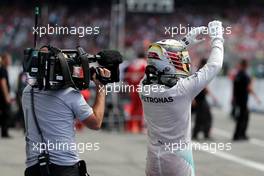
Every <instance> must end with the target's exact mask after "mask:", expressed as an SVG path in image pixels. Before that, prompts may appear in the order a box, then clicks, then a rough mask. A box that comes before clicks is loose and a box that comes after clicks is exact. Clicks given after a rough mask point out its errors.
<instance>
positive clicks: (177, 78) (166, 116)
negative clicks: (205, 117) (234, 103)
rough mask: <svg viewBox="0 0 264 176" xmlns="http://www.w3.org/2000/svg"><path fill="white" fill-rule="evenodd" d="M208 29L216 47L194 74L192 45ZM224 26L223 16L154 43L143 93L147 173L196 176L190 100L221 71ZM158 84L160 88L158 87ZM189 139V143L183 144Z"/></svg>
mask: <svg viewBox="0 0 264 176" xmlns="http://www.w3.org/2000/svg"><path fill="white" fill-rule="evenodd" d="M205 33H208V34H209V36H210V38H211V53H210V56H209V59H208V61H207V63H206V64H205V65H204V67H202V68H201V69H199V70H198V71H197V72H195V73H194V74H192V75H190V64H191V61H190V58H189V54H188V51H187V48H188V47H189V46H191V45H192V44H196V43H199V42H201V41H203V40H204V39H197V37H198V35H200V34H205ZM223 43H224V40H223V30H222V23H221V22H220V21H212V22H210V23H209V24H208V28H207V27H204V26H202V27H197V28H194V29H192V30H191V31H190V32H189V33H188V34H187V35H186V36H185V37H184V38H183V39H182V40H180V41H177V40H174V39H167V40H162V41H159V42H156V43H153V44H151V45H150V47H149V49H148V66H147V68H146V72H145V73H146V75H145V77H144V78H143V80H142V81H141V84H142V86H143V87H144V86H150V91H147V92H146V91H144V90H146V89H143V91H142V92H141V93H140V97H141V100H142V104H143V109H144V117H145V121H146V125H147V131H148V147H147V149H148V152H147V164H146V175H147V176H194V175H195V172H194V162H193V156H192V148H191V147H186V146H188V144H191V103H192V100H193V99H194V97H195V96H196V95H197V94H198V93H199V92H200V91H201V90H202V89H204V88H205V87H206V85H207V84H208V83H209V82H210V81H211V80H212V79H213V78H214V77H215V76H216V75H217V74H218V72H219V71H220V70H221V68H222V63H223V53H224V49H223ZM154 87H155V88H154ZM182 144H184V145H182Z"/></svg>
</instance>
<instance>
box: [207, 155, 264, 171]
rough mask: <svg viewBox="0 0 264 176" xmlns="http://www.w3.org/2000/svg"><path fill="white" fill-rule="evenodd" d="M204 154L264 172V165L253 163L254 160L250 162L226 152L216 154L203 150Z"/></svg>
mask: <svg viewBox="0 0 264 176" xmlns="http://www.w3.org/2000/svg"><path fill="white" fill-rule="evenodd" d="M202 151H204V152H207V153H209V154H212V155H215V156H217V157H220V158H223V159H226V160H229V161H232V162H235V163H238V164H240V165H243V166H246V167H250V168H253V169H256V170H258V171H261V172H264V164H261V163H258V162H255V161H252V160H248V159H244V158H241V157H238V156H235V155H232V154H229V153H226V152H222V151H217V152H215V153H213V152H211V151H210V150H202Z"/></svg>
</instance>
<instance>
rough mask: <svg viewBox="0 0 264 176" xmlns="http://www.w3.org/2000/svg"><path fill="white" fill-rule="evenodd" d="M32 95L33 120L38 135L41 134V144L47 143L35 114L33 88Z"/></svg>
mask: <svg viewBox="0 0 264 176" xmlns="http://www.w3.org/2000/svg"><path fill="white" fill-rule="evenodd" d="M30 93H31V108H32V115H33V119H34V122H35V124H36V127H37V130H38V133H39V135H40V137H41V142H43V143H45V140H44V137H43V134H42V131H41V129H40V126H39V123H38V120H37V116H36V112H35V106H34V88H33V87H32V88H31V91H30Z"/></svg>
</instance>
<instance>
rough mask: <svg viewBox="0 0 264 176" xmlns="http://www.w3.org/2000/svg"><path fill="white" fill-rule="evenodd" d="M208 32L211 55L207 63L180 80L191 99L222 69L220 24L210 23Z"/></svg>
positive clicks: (222, 48)
mask: <svg viewBox="0 0 264 176" xmlns="http://www.w3.org/2000/svg"><path fill="white" fill-rule="evenodd" d="M208 32H209V36H210V38H211V53H210V56H209V59H208V61H207V63H206V64H205V65H204V66H203V67H202V68H201V69H200V70H198V71H197V72H195V73H194V74H193V75H192V76H189V77H188V78H185V79H183V80H182V86H183V89H184V90H185V91H186V93H187V95H188V96H189V97H190V98H191V99H193V98H194V97H195V96H196V95H197V94H198V93H199V92H200V91H201V90H202V89H204V88H205V87H206V85H207V84H208V83H209V82H210V81H211V80H212V79H213V78H214V77H215V76H216V75H217V74H218V73H219V71H220V70H221V68H222V64H223V58H224V47H223V43H224V39H223V31H222V23H221V22H220V21H212V22H210V23H209V24H208Z"/></svg>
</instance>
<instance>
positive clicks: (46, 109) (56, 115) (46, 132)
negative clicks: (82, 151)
mask: <svg viewBox="0 0 264 176" xmlns="http://www.w3.org/2000/svg"><path fill="white" fill-rule="evenodd" d="M100 75H101V76H102V77H110V71H109V70H107V69H105V68H100ZM92 78H93V81H94V83H95V85H96V99H95V103H94V105H93V107H90V106H89V105H88V104H87V103H86V101H85V100H84V98H83V97H82V95H81V94H80V93H79V92H78V91H77V90H75V89H73V88H66V89H61V90H56V91H43V90H39V89H37V88H32V87H30V86H27V87H26V88H25V89H24V92H23V96H22V106H23V111H24V117H25V126H26V165H27V169H26V170H25V176H43V175H44V174H43V172H42V170H41V168H40V166H39V162H38V157H39V155H40V154H41V150H42V149H43V148H44V149H45V147H46V149H47V147H48V146H47V143H48V142H49V143H53V144H54V146H55V147H54V149H53V150H48V153H49V161H50V164H49V167H48V168H49V171H50V175H51V176H80V171H79V167H78V162H79V161H80V159H79V156H78V151H76V150H71V147H70V146H71V145H72V144H76V142H75V131H74V119H75V118H78V119H80V120H81V121H82V122H83V123H84V124H86V126H87V127H88V128H90V129H93V130H98V129H100V127H101V124H102V120H103V116H104V109H105V89H103V90H102V89H101V88H102V86H103V84H102V83H101V82H100V81H99V80H98V79H96V75H95V74H94V75H93V77H92ZM31 89H33V91H34V109H35V114H36V118H37V121H38V124H39V127H40V129H41V132H42V134H43V138H44V141H45V142H44V144H43V142H42V140H41V136H40V134H39V131H38V128H37V124H36V122H35V121H34V117H33V111H32V104H31V103H32V101H31V100H32V99H31V98H32V97H31ZM99 90H100V91H99ZM43 145H46V146H45V147H43ZM58 146H60V148H56V147H58ZM62 146H63V147H62ZM67 146H68V147H67ZM42 152H43V150H42Z"/></svg>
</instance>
